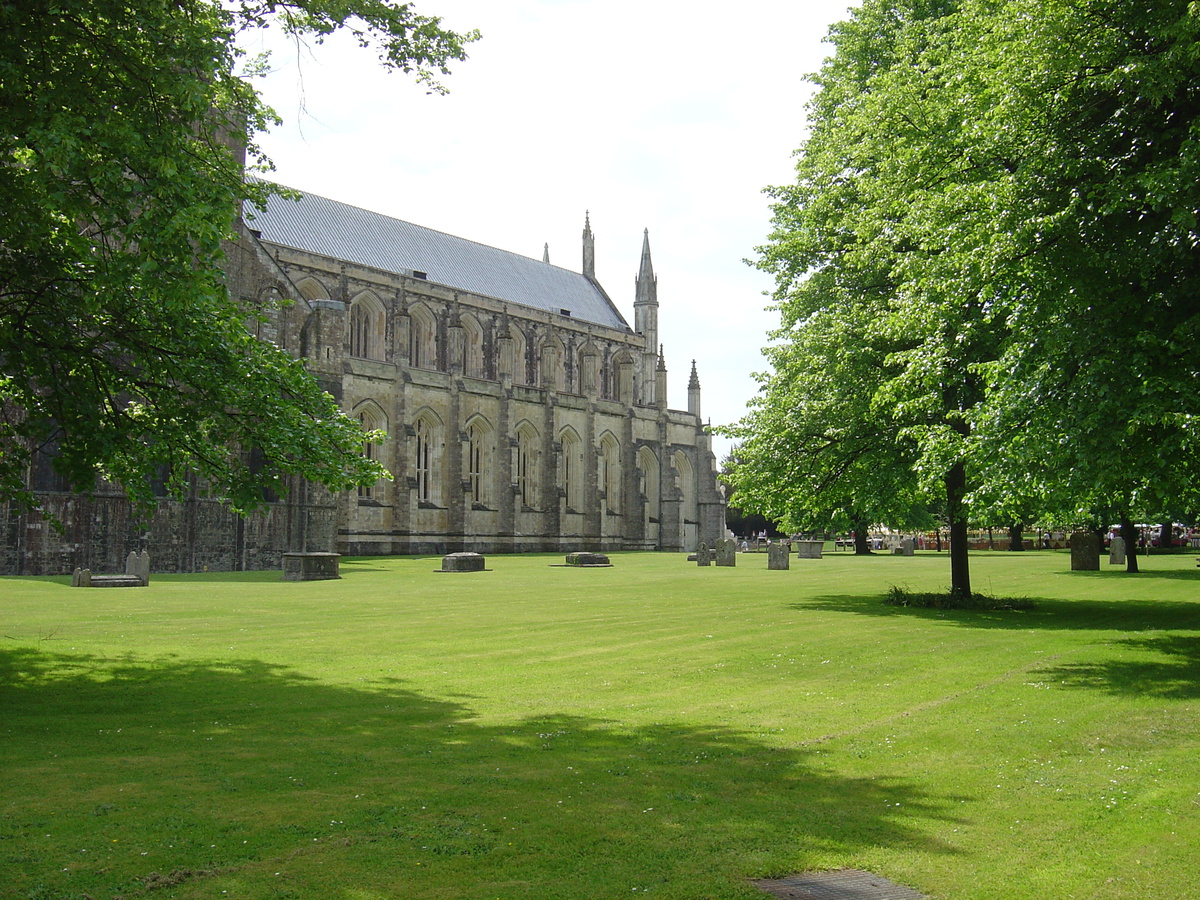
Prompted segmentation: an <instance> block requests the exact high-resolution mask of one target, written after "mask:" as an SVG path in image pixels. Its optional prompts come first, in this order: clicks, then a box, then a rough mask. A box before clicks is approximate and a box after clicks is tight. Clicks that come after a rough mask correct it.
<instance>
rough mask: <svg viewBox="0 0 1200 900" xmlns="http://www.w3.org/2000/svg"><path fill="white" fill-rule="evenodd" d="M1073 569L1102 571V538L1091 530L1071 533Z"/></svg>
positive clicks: (1073, 570) (1078, 570)
mask: <svg viewBox="0 0 1200 900" xmlns="http://www.w3.org/2000/svg"><path fill="white" fill-rule="evenodd" d="M1071 571H1072V572H1098V571H1100V539H1099V538H1097V537H1096V535H1094V534H1093V533H1092V532H1090V531H1077V532H1075V533H1074V534H1073V535H1071Z"/></svg>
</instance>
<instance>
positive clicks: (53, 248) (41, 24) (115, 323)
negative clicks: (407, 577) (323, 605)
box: [0, 0, 474, 509]
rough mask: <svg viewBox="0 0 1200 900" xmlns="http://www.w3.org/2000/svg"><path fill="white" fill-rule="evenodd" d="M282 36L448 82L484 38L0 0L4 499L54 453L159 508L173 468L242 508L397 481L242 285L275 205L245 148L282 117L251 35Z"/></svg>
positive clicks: (364, 5) (176, 6)
mask: <svg viewBox="0 0 1200 900" xmlns="http://www.w3.org/2000/svg"><path fill="white" fill-rule="evenodd" d="M274 25H279V26H280V27H283V28H285V29H286V30H288V31H289V32H290V33H293V34H295V35H297V36H298V37H303V36H305V35H314V36H316V37H318V38H319V37H320V36H321V35H325V34H328V33H330V32H332V31H333V30H336V29H338V28H343V27H344V28H349V29H350V30H352V31H353V32H354V33H355V34H357V35H358V36H359V38H360V41H361V42H362V43H364V44H365V45H372V46H376V47H377V48H378V49H379V52H380V54H381V56H382V58H383V60H384V62H385V64H386V65H389V66H393V67H397V68H401V69H404V70H405V71H415V73H416V75H417V77H418V78H420V79H423V80H426V81H430V82H431V83H433V80H432V74H431V71H430V68H431V67H432V68H433V69H437V70H440V71H445V66H446V64H447V63H448V62H449V61H450V60H452V59H462V58H464V57H465V53H464V51H463V45H464V44H465V43H466V42H467V41H469V40H472V39H473V38H474V35H473V34H469V35H457V34H455V33H453V32H450V31H446V30H444V29H442V28H441V27H440V26H439V24H438V21H437V20H436V19H431V18H426V17H421V16H417V15H415V14H414V13H413V12H412V11H411V10H410V8H409V7H407V6H404V5H396V4H393V3H388V2H383V0H349V2H346V0H295V2H285V3H269V4H268V3H264V4H256V3H250V2H243V3H241V4H232V5H231V4H222V3H219V2H214V0H181V2H167V0H150V2H137V3H134V2H129V0H87V2H83V0H67V2H55V3H50V2H49V0H31V2H29V3H21V4H13V3H5V4H0V107H2V108H3V109H4V122H3V125H2V126H0V205H2V206H3V208H4V210H5V215H4V216H3V217H2V219H0V373H2V374H0V496H2V497H5V498H17V499H19V500H23V501H25V502H30V501H31V497H30V495H29V494H28V493H27V492H26V491H25V477H26V474H27V471H28V467H29V464H30V460H31V458H32V457H33V455H34V454H35V453H37V452H38V451H40V450H44V451H46V452H48V453H49V454H50V455H52V456H53V458H54V468H55V470H56V471H57V472H58V473H59V475H60V476H61V477H62V478H63V479H65V481H66V482H68V483H69V484H71V485H72V486H74V487H76V488H77V489H88V488H90V487H91V486H92V485H93V483H94V482H95V479H96V478H97V477H103V478H106V479H109V480H112V481H116V482H119V483H120V484H122V485H123V486H124V487H125V488H126V490H127V491H128V492H129V493H130V495H131V496H132V497H133V499H135V500H136V501H139V502H141V503H144V504H147V503H151V502H152V501H153V498H152V495H151V491H150V487H149V485H150V481H151V479H153V478H156V477H161V473H162V472H163V471H164V470H166V471H169V473H170V476H169V483H170V484H171V485H172V486H173V487H174V488H175V489H176V490H181V489H182V488H183V486H184V485H185V484H186V483H188V482H189V481H190V480H192V477H193V476H196V475H198V476H200V477H201V479H202V481H201V483H202V485H207V486H208V487H209V488H210V489H211V490H212V491H214V492H216V493H218V494H219V495H222V496H225V497H227V498H228V499H229V500H230V501H231V502H232V503H233V504H234V505H235V507H237V508H239V509H248V508H251V507H253V506H254V505H256V504H257V503H258V502H260V501H261V498H262V496H263V491H264V490H274V491H280V490H282V487H283V477H284V476H285V475H298V476H302V477H304V478H307V479H311V480H314V481H318V482H321V483H323V484H325V485H326V486H328V487H330V488H333V489H344V488H348V487H351V486H353V485H356V484H363V483H369V482H372V481H374V480H376V479H377V478H379V477H382V476H385V475H386V473H385V472H383V471H382V470H381V469H380V468H379V467H378V465H377V464H375V463H373V462H371V461H369V460H366V459H364V458H363V457H362V455H361V445H362V441H363V440H364V435H363V433H362V431H361V429H360V428H359V426H358V425H357V423H356V422H354V421H353V420H352V419H350V418H349V417H347V416H345V415H343V414H342V413H341V412H340V411H339V409H338V407H337V404H336V403H335V402H334V401H333V399H332V398H331V397H330V396H329V395H328V394H326V393H325V392H323V391H322V390H320V389H319V388H318V387H317V385H316V383H315V381H314V379H313V378H312V377H311V376H310V375H308V374H307V373H306V372H305V370H304V368H303V366H302V365H301V363H300V362H299V361H297V360H296V359H294V358H293V357H291V356H290V355H289V354H287V353H285V352H284V351H282V350H281V349H279V348H277V347H275V346H273V345H272V344H269V343H267V342H264V341H260V340H258V339H257V338H256V337H255V336H254V335H253V334H252V333H251V331H250V329H248V328H247V324H248V323H250V324H253V320H254V317H255V316H256V315H257V306H256V304H257V302H258V300H259V298H256V297H243V296H240V295H237V294H235V293H231V288H232V286H231V285H230V284H229V283H227V281H226V278H225V268H224V267H223V263H224V260H225V257H226V255H227V254H228V253H229V251H230V249H231V248H232V247H233V244H232V242H233V241H235V240H236V239H237V238H238V223H237V220H236V213H237V210H238V209H240V205H241V204H242V203H243V202H245V201H250V202H259V203H261V202H262V201H263V199H264V196H265V192H266V191H268V190H270V189H271V188H270V186H269V185H268V184H267V183H265V182H262V181H256V180H252V179H246V178H244V174H243V162H242V159H241V156H240V154H239V153H237V152H235V151H234V149H233V148H234V147H236V146H238V145H241V144H244V143H245V142H246V139H247V138H248V137H249V136H252V135H253V134H254V133H256V132H257V131H260V130H262V129H263V128H265V127H266V126H267V125H268V124H269V123H270V122H271V121H272V115H271V113H270V112H269V110H267V109H265V108H264V107H263V106H262V105H261V104H260V102H259V100H258V98H257V96H256V94H255V92H254V91H253V89H252V88H251V87H250V86H249V85H248V84H246V83H245V82H243V81H242V80H240V79H239V78H237V77H235V75H234V74H233V73H234V66H235V62H236V58H237V56H238V51H237V50H236V45H235V39H236V36H237V33H238V32H239V31H240V30H243V29H246V28H257V27H269V26H274ZM248 152H249V155H250V157H251V159H252V160H256V161H257V162H258V164H259V165H260V166H261V165H265V161H264V160H262V159H261V158H260V157H259V155H258V153H257V150H256V148H255V147H254V146H253V145H252V144H251V145H250V147H249V148H248ZM367 437H368V438H371V437H376V438H377V437H378V436H377V435H375V436H371V435H369V436H367ZM251 450H253V451H254V456H255V459H256V465H254V466H250V465H249V464H248V456H249V453H250V451H251Z"/></svg>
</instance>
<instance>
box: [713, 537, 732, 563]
mask: <svg viewBox="0 0 1200 900" xmlns="http://www.w3.org/2000/svg"><path fill="white" fill-rule="evenodd" d="M717 565H718V566H736V565H737V542H736V541H734V540H733V539H732V538H722V539H720V540H718V541H717Z"/></svg>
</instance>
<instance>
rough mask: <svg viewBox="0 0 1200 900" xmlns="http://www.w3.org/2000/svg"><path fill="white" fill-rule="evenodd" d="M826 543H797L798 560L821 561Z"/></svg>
mask: <svg viewBox="0 0 1200 900" xmlns="http://www.w3.org/2000/svg"><path fill="white" fill-rule="evenodd" d="M824 546H825V542H824V541H796V559H820V558H821V548H822V547H824Z"/></svg>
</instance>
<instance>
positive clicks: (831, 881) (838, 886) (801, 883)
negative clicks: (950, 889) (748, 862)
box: [753, 869, 926, 900]
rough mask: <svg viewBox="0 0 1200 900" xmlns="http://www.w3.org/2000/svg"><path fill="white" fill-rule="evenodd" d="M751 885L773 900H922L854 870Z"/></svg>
mask: <svg viewBox="0 0 1200 900" xmlns="http://www.w3.org/2000/svg"><path fill="white" fill-rule="evenodd" d="M753 884H754V886H755V887H757V888H758V889H759V890H762V891H766V892H767V893H768V894H770V895H771V896H772V897H775V898H776V900H926V898H925V895H924V894H920V893H918V892H917V891H914V890H913V889H912V888H908V887H905V886H904V885H902V884H896V883H895V882H892V881H888V880H887V879H886V878H883V877H882V876H880V875H872V874H871V873H870V872H860V871H859V870H858V869H838V870H837V871H835V872H804V873H801V874H800V875H788V876H787V877H786V878H759V879H757V880H755V881H754V882H753Z"/></svg>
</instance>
